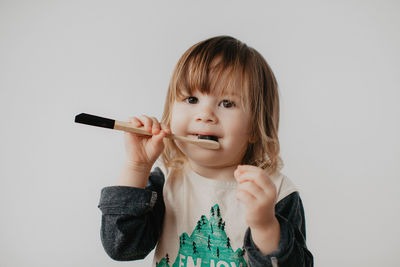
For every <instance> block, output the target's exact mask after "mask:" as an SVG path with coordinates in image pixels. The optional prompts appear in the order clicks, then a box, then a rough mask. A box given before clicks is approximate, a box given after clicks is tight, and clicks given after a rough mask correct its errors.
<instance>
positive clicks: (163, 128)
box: [161, 123, 171, 134]
mask: <svg viewBox="0 0 400 267" xmlns="http://www.w3.org/2000/svg"><path fill="white" fill-rule="evenodd" d="M161 130H162V131H164V132H165V133H166V134H171V129H170V128H169V126H168V125H165V124H164V123H161Z"/></svg>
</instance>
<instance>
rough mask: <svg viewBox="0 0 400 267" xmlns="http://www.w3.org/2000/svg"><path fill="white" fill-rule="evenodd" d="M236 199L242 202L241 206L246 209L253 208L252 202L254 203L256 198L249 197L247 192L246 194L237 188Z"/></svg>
mask: <svg viewBox="0 0 400 267" xmlns="http://www.w3.org/2000/svg"><path fill="white" fill-rule="evenodd" d="M236 199H238V200H239V201H241V202H243V204H244V205H246V206H247V207H251V206H253V205H254V202H255V201H256V198H255V197H254V196H253V195H251V194H250V193H249V192H247V191H245V190H241V189H239V188H238V190H237V192H236Z"/></svg>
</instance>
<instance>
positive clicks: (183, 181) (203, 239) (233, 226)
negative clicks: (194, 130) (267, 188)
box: [153, 167, 296, 267]
mask: <svg viewBox="0 0 400 267" xmlns="http://www.w3.org/2000/svg"><path fill="white" fill-rule="evenodd" d="M161 169H162V170H163V173H164V175H166V172H165V169H163V168H162V167H161ZM165 178H166V180H165V184H164V189H163V195H164V202H165V217H164V223H163V231H162V234H161V237H160V239H159V242H158V244H157V248H156V251H155V255H154V260H153V266H157V267H160V266H168V265H167V263H168V264H169V266H177V267H181V266H214V267H219V266H220V267H222V266H237V267H239V266H247V259H246V257H245V255H244V256H243V251H242V246H243V240H244V235H245V232H246V230H247V228H248V226H247V225H246V221H245V206H244V204H242V203H241V202H240V201H239V200H237V199H236V188H237V185H238V184H237V182H236V181H235V179H234V178H233V177H232V181H218V180H214V179H210V178H206V177H202V176H200V175H198V174H197V173H195V172H194V171H192V170H191V169H190V168H188V167H186V168H185V169H184V170H181V171H171V173H169V174H168V176H167V175H166V177H165ZM270 178H271V180H272V181H273V183H274V184H275V186H276V189H277V193H278V194H277V201H276V203H278V202H279V201H280V200H281V199H283V198H284V197H286V196H288V195H289V194H291V193H293V192H295V191H296V188H295V186H294V185H293V183H292V182H291V181H290V180H289V179H288V178H287V177H286V176H284V175H282V174H281V173H278V174H276V175H274V176H272V177H270Z"/></svg>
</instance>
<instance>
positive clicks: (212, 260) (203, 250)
mask: <svg viewBox="0 0 400 267" xmlns="http://www.w3.org/2000/svg"><path fill="white" fill-rule="evenodd" d="M243 255H244V252H243V250H242V249H240V248H238V249H237V250H236V251H233V249H232V247H231V241H230V239H229V237H228V236H227V235H226V232H225V222H224V221H223V219H222V217H221V210H220V208H219V206H218V204H216V205H214V207H212V208H211V210H210V220H208V219H207V217H206V216H204V215H202V216H201V218H200V220H199V221H198V222H197V225H196V227H195V229H194V230H193V232H192V234H191V236H189V235H188V234H187V233H183V234H182V235H181V236H180V237H179V252H178V256H177V257H176V259H175V262H174V263H173V265H172V267H206V266H207V267H247V263H246V261H245V260H244V258H243ZM169 261H170V259H169V255H168V254H167V255H165V257H164V258H162V259H161V261H160V262H158V263H156V266H157V267H171V265H170V262H169Z"/></svg>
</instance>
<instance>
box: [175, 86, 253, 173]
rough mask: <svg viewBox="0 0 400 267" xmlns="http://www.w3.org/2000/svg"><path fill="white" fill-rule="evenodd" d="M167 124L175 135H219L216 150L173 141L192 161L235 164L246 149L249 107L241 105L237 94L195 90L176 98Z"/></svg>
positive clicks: (204, 165)
mask: <svg viewBox="0 0 400 267" xmlns="http://www.w3.org/2000/svg"><path fill="white" fill-rule="evenodd" d="M170 126H171V130H172V132H173V133H174V134H177V135H181V136H187V137H190V138H198V137H197V136H198V135H212V136H216V137H218V142H219V144H220V149H218V150H210V149H205V148H201V147H199V146H196V145H193V144H187V143H182V142H176V143H177V145H178V147H179V148H180V150H181V151H182V152H183V153H184V154H185V155H186V157H187V158H188V159H189V160H190V161H191V163H192V164H193V163H194V164H198V165H201V166H203V167H214V168H215V167H228V166H234V165H237V164H240V162H241V161H242V158H243V156H244V154H245V152H246V149H247V145H248V141H249V138H250V133H249V128H250V110H249V108H248V107H243V106H242V101H241V98H240V96H239V95H235V94H233V95H232V94H229V95H220V94H215V93H210V94H203V93H201V92H200V91H194V92H193V94H192V95H185V96H183V97H182V98H180V99H176V100H175V102H174V104H173V108H172V115H171V124H170Z"/></svg>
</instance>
